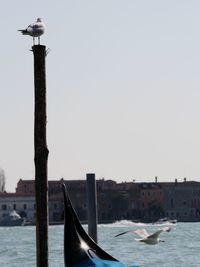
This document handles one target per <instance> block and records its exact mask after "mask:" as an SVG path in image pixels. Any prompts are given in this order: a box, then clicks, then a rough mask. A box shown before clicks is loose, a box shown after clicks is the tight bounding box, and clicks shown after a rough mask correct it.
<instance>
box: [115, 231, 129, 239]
mask: <svg viewBox="0 0 200 267" xmlns="http://www.w3.org/2000/svg"><path fill="white" fill-rule="evenodd" d="M130 232H134V230H129V231H125V232H122V233H119V234H117V235H115V236H114V237H117V236H120V235H124V234H127V233H130Z"/></svg>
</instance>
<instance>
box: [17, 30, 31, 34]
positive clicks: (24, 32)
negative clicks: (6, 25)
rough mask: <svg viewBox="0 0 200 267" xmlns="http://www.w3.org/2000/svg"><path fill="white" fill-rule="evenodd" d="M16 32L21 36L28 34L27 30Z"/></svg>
mask: <svg viewBox="0 0 200 267" xmlns="http://www.w3.org/2000/svg"><path fill="white" fill-rule="evenodd" d="M18 32H21V33H22V34H23V35H28V34H29V32H28V31H27V30H18Z"/></svg>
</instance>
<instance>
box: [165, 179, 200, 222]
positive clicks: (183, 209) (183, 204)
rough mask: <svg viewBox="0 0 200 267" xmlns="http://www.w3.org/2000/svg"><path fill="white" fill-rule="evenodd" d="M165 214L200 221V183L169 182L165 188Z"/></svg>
mask: <svg viewBox="0 0 200 267" xmlns="http://www.w3.org/2000/svg"><path fill="white" fill-rule="evenodd" d="M164 196H165V199H164V210H165V215H166V216H167V217H170V218H176V219H178V220H179V221H200V183H199V182H192V181H188V182H187V181H186V179H185V180H184V182H181V183H179V182H178V181H177V180H176V181H175V182H174V183H169V184H168V185H166V186H165V188H164Z"/></svg>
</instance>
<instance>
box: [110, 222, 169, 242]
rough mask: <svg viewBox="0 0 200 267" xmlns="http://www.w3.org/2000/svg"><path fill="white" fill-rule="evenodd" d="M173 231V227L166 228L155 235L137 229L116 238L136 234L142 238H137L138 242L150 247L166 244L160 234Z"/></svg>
mask: <svg viewBox="0 0 200 267" xmlns="http://www.w3.org/2000/svg"><path fill="white" fill-rule="evenodd" d="M171 229H172V228H171V227H168V226H166V227H163V228H162V229H160V230H158V231H156V232H155V233H153V234H148V232H147V230H146V229H137V230H135V231H133V230H129V231H126V232H123V233H120V234H117V235H116V236H115V237H117V236H120V235H124V234H126V233H129V232H134V233H136V234H137V235H139V236H140V237H141V238H135V240H136V241H139V242H143V243H145V244H148V245H156V244H158V243H159V242H165V241H164V240H160V234H161V233H162V232H170V231H171Z"/></svg>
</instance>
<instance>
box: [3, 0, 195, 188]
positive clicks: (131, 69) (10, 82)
mask: <svg viewBox="0 0 200 267" xmlns="http://www.w3.org/2000/svg"><path fill="white" fill-rule="evenodd" d="M199 14H200V1H199V0H196V1H195V0H190V1H189V0H187V1H186V0H163V1H161V0H151V1H150V0H98V1H96V0H71V1H66V0H65V1H64V0H63V1H61V0H60V1H37V0H35V1H29V2H27V1H24V0H21V1H9V0H8V1H4V2H3V3H2V5H1V10H0V22H1V49H0V59H1V60H0V71H1V90H0V101H1V112H0V122H1V134H0V137H1V138H0V168H2V169H4V171H5V174H6V189H7V191H14V190H15V187H16V184H17V182H18V180H19V179H20V178H22V179H34V160H33V158H34V155H33V114H34V84H33V55H32V53H31V52H30V51H29V49H31V46H32V39H31V37H29V36H22V35H20V33H19V32H17V30H18V29H21V28H24V27H26V26H27V25H28V24H30V23H32V22H34V21H35V20H36V18H37V17H41V18H43V20H44V22H45V23H46V26H47V31H46V33H45V35H44V36H43V37H42V38H41V43H42V44H43V45H46V47H47V48H50V50H51V51H50V53H49V54H48V56H47V60H46V66H47V67H46V72H47V73H46V78H47V119H48V124H47V143H48V148H49V151H50V153H49V160H48V170H49V179H50V180H52V179H60V178H61V177H64V178H65V179H84V178H85V175H86V173H88V172H94V173H96V178H97V179H98V178H102V177H104V178H105V179H112V180H116V181H118V182H120V181H131V180H133V179H135V180H136V181H138V182H142V181H154V177H155V176H158V180H159V181H174V179H175V178H177V179H178V180H180V181H182V180H183V178H184V177H187V179H189V180H196V181H200V15H199Z"/></svg>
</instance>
